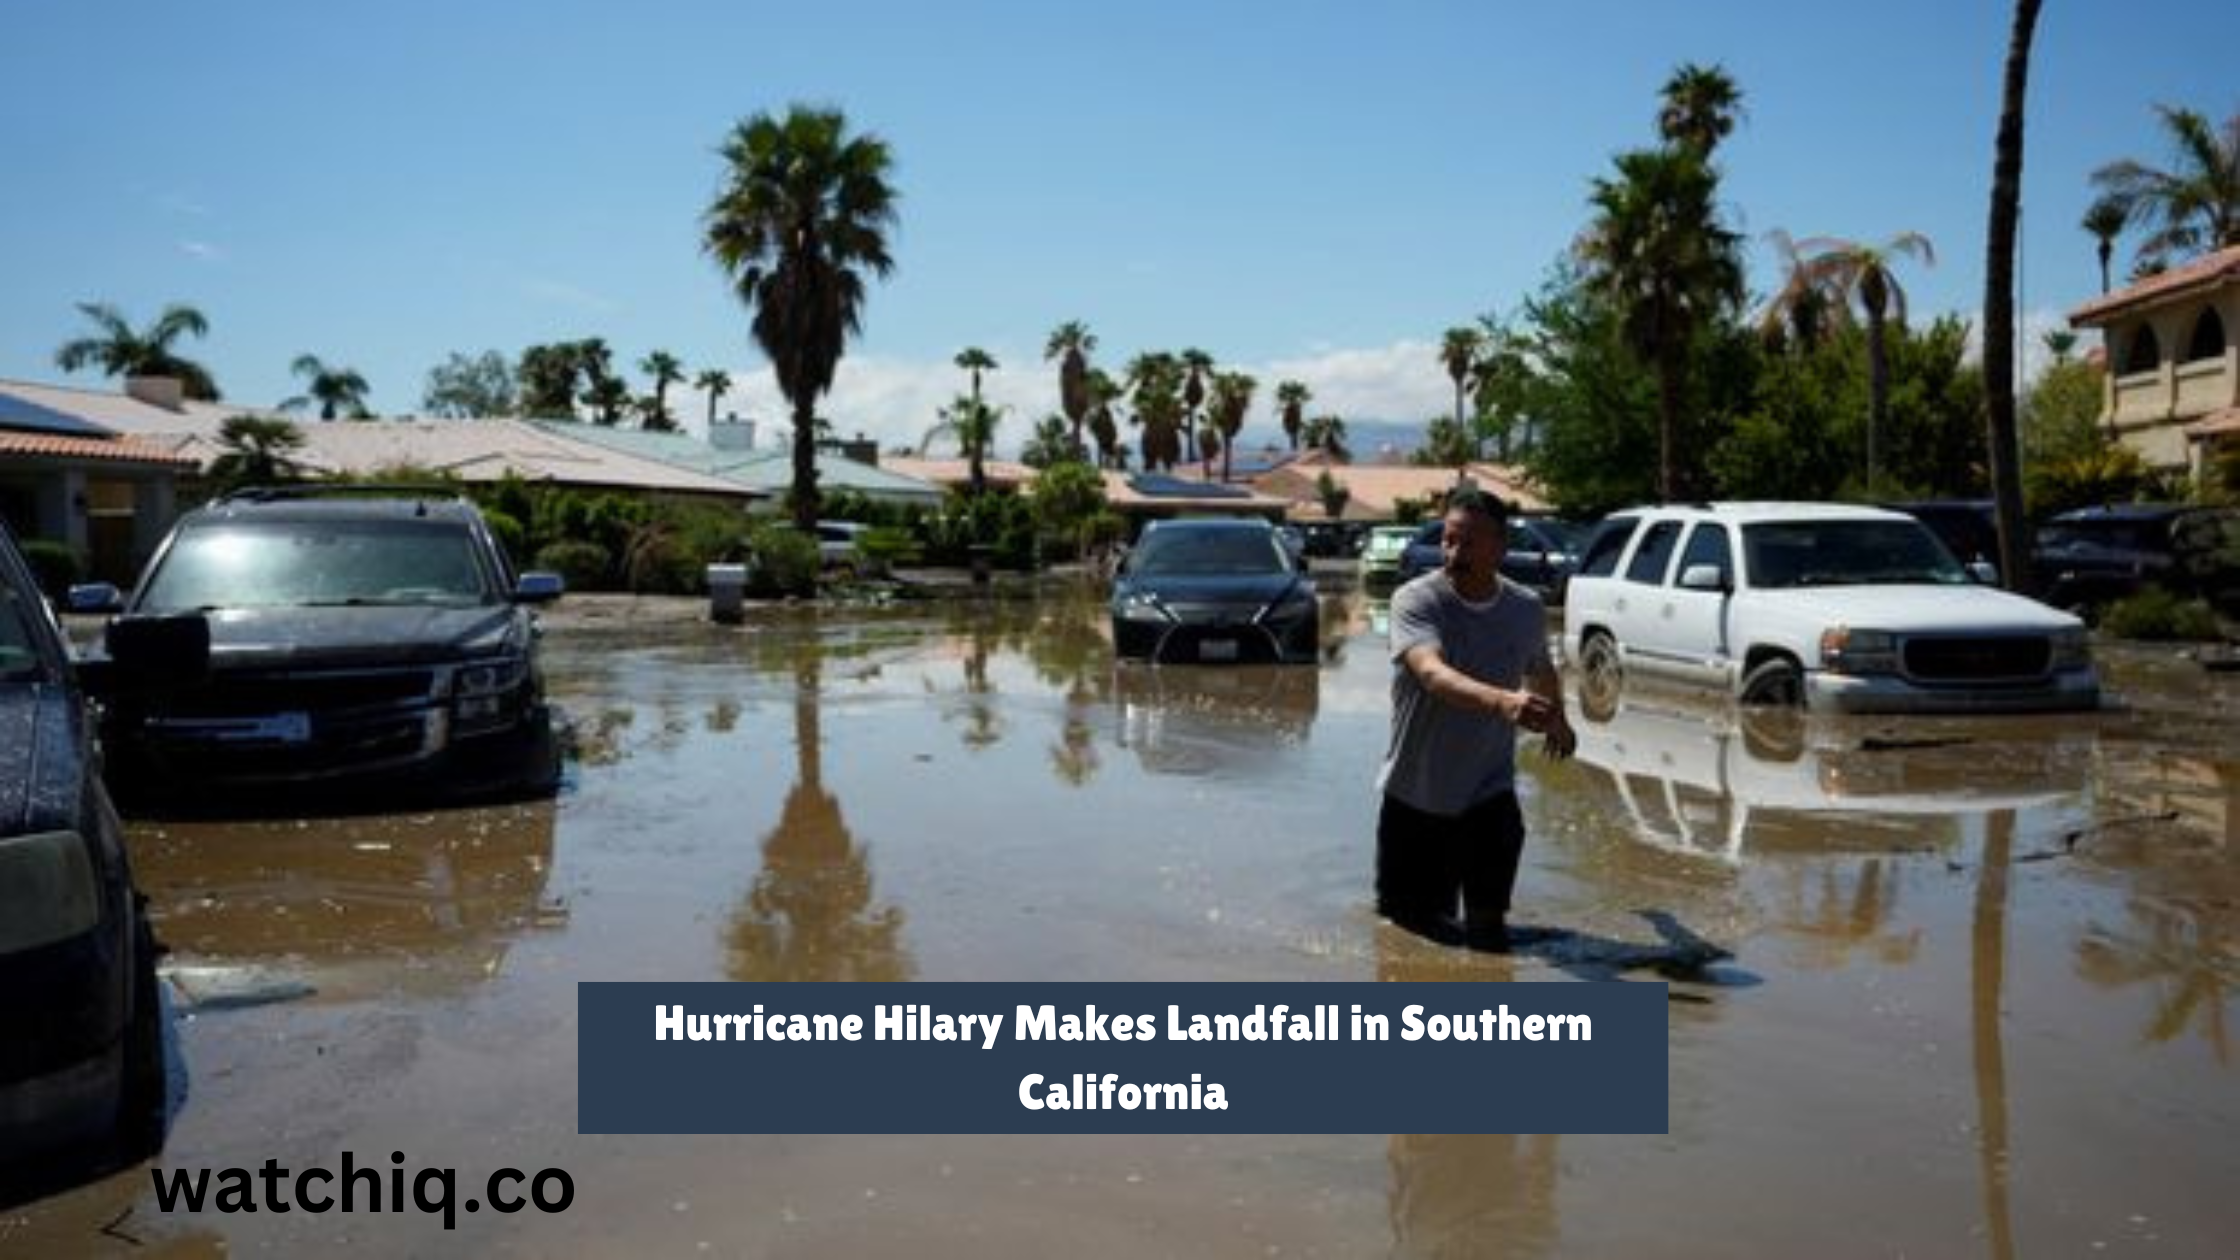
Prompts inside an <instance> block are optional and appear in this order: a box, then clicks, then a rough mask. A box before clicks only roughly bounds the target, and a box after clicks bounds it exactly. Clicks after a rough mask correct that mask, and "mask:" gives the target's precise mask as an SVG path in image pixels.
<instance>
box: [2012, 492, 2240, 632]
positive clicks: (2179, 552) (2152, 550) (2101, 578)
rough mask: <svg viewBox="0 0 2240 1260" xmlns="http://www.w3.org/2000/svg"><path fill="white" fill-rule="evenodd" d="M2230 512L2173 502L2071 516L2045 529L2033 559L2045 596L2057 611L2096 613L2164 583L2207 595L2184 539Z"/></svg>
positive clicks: (2181, 591) (2179, 590)
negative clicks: (2126, 597) (2143, 590)
mask: <svg viewBox="0 0 2240 1260" xmlns="http://www.w3.org/2000/svg"><path fill="white" fill-rule="evenodd" d="M2220 514H2223V515H2229V514H2230V509H2217V508H2199V507H2185V506H2180V505H2176V504H2167V503H2120V504H2114V505H2110V506H2105V507H2089V508H2083V509H2080V510H2078V511H2075V512H2064V513H2062V514H2061V515H2060V516H2056V517H2054V518H2053V519H2052V520H2051V521H2048V522H2046V524H2045V526H2044V527H2043V528H2041V529H2039V531H2038V538H2037V550H2036V551H2035V552H2034V553H2033V554H2032V556H2031V563H2032V566H2033V567H2034V568H2035V569H2036V575H2035V576H2036V578H2037V583H2038V590H2039V592H2040V596H2039V598H2041V599H2043V600H2045V601H2046V602H2047V603H2049V604H2052V605H2053V606H2054V607H2056V608H2097V607H2099V606H2100V605H2103V604H2107V603H2111V602H2113V601H2115V600H2118V599H2122V598H2124V597H2125V596H2127V595H2135V594H2137V593H2138V592H2139V590H2140V589H2141V588H2143V587H2146V586H2162V587H2166V588H2168V589H2170V590H2171V591H2173V592H2175V593H2177V594H2180V595H2199V594H2205V593H2208V592H2207V591H2206V590H2205V589H2204V588H2205V586H2206V585H2207V583H2206V582H2205V581H2204V579H2205V578H2206V577H2207V576H2208V575H2207V574H2206V573H2202V572H2196V571H2194V566H2191V565H2189V564H2188V563H2187V562H2186V553H2187V551H2188V548H2187V547H2186V546H2185V545H2183V543H2182V542H2181V539H2182V538H2183V537H2184V535H2186V533H2187V532H2188V531H2189V530H2191V531H2194V532H2200V531H2201V528H2202V527H2204V526H2207V527H2209V529H2210V530H2211V531H2212V532H2213V531H2214V529H2215V518H2216V517H2218V516H2219V515H2220Z"/></svg>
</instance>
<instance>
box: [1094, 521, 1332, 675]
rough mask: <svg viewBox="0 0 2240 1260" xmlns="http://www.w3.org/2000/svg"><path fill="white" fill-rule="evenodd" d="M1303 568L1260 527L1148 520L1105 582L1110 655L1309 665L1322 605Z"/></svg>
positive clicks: (1315, 646) (1313, 655) (1262, 523)
mask: <svg viewBox="0 0 2240 1260" xmlns="http://www.w3.org/2000/svg"><path fill="white" fill-rule="evenodd" d="M1305 568H1306V563H1305V561H1304V560H1295V559H1293V558H1292V556H1291V554H1290V553H1289V552H1288V551H1286V550H1285V549H1284V546H1283V544H1282V543H1281V542H1279V541H1278V540H1277V538H1276V534H1275V530H1274V529H1272V528H1271V527H1270V526H1269V525H1268V523H1267V522H1266V521H1254V520H1224V519H1216V518H1207V519H1198V520H1179V521H1154V522H1152V523H1151V524H1150V525H1148V526H1146V527H1145V528H1144V531H1143V534H1142V536H1141V537H1139V538H1138V539H1137V540H1136V545H1135V549H1134V550H1133V551H1131V552H1129V553H1128V559H1127V561H1126V562H1125V563H1124V564H1122V565H1121V566H1120V574H1119V576H1118V577H1117V578H1116V579H1115V580H1114V581H1113V584H1112V604H1111V612H1112V641H1113V647H1114V650H1115V651H1116V652H1117V654H1118V655H1119V656H1120V657H1121V659H1123V660H1145V661H1153V662H1160V663H1166V664H1183V663H1192V662H1209V663H1219V664H1231V663H1268V662H1307V663H1311V662H1313V661H1314V660H1315V659H1316V653H1317V650H1318V644H1319V638H1320V628H1321V606H1320V603H1319V601H1318V600H1317V599H1316V598H1315V592H1314V584H1313V582H1312V581H1310V580H1309V579H1308V577H1307V576H1306V573H1305Z"/></svg>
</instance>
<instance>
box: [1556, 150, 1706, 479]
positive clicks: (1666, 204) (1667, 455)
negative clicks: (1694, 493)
mask: <svg viewBox="0 0 2240 1260" xmlns="http://www.w3.org/2000/svg"><path fill="white" fill-rule="evenodd" d="M1617 167H1618V174H1617V178H1615V179H1597V180H1596V181H1595V182H1594V193H1593V197H1592V200H1593V203H1594V205H1595V208H1596V211H1597V218H1596V221H1595V223H1594V225H1593V226H1592V227H1591V228H1589V229H1588V232H1587V235H1586V236H1585V237H1584V238H1583V239H1582V240H1581V241H1580V244H1579V252H1580V253H1581V254H1582V255H1583V256H1584V257H1585V259H1586V261H1587V262H1588V264H1589V265H1590V267H1591V268H1592V272H1591V275H1592V279H1593V283H1594V284H1595V285H1596V287H1597V288H1599V289H1600V290H1601V291H1602V292H1603V293H1604V294H1605V295H1606V296H1607V297H1608V298H1609V299H1610V300H1611V301H1613V302H1614V303H1615V304H1616V309H1617V311H1618V318H1619V321H1620V326H1621V328H1622V329H1623V332H1624V336H1625V340H1626V343H1627V345H1628V346H1630V347H1631V348H1632V350H1633V352H1634V354H1635V355H1636V356H1638V357H1639V358H1640V359H1642V360H1643V361H1644V362H1646V363H1649V364H1651V365H1653V366H1654V368H1655V370H1656V375H1657V447H1658V455H1657V488H1658V491H1659V493H1661V494H1662V495H1663V496H1664V498H1665V501H1667V502H1672V501H1674V500H1676V499H1678V498H1679V497H1680V494H1681V485H1680V466H1679V449H1678V445H1677V443H1678V440H1679V430H1680V404H1681V400H1682V399H1683V398H1685V397H1686V394H1685V387H1686V378H1687V363H1688V347H1689V344H1690V343H1691V342H1692V341H1693V340H1694V338H1695V333H1696V330H1697V329H1698V328H1700V327H1702V326H1703V325H1704V324H1706V323H1707V322H1710V321H1712V320H1714V319H1716V318H1717V317H1718V316H1719V315H1720V314H1721V313H1722V312H1723V311H1725V310H1727V309H1729V308H1731V307H1733V306H1735V305H1737V304H1739V303H1740V302H1741V300H1742V263H1741V259H1740V258H1739V256H1738V254H1737V250H1736V239H1737V238H1736V236H1735V234H1734V233H1732V232H1729V231H1727V230H1726V229H1725V228H1724V227H1722V226H1720V224H1719V221H1718V217H1717V214H1716V211H1715V208H1714V206H1713V198H1714V196H1715V194H1716V193H1717V191H1718V177H1717V176H1716V175H1714V174H1713V173H1712V171H1711V168H1710V167H1709V166H1708V165H1706V164H1705V163H1704V161H1703V159H1702V158H1701V157H1699V156H1697V155H1696V154H1695V153H1692V152H1690V151H1688V150H1685V149H1642V150H1636V151H1634V152H1631V153H1624V154H1620V155H1619V156H1618V159H1617Z"/></svg>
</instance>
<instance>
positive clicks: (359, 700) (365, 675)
mask: <svg viewBox="0 0 2240 1260" xmlns="http://www.w3.org/2000/svg"><path fill="white" fill-rule="evenodd" d="M435 679H436V676H435V671H433V670H428V669H393V670H349V671H338V672H332V673H273V674H261V673H260V674H238V675H236V674H222V675H220V676H219V677H217V678H215V679H213V680H212V683H211V685H210V686H207V687H198V688H194V689H192V690H189V691H186V692H183V693H181V694H180V696H179V698H178V699H177V700H176V701H173V702H171V703H169V704H167V705H166V706H165V708H166V710H167V714H168V716H172V717H182V718H202V717H212V718H217V717H261V716H264V715H266V714H271V713H284V712H291V711H294V712H308V713H333V712H348V711H350V710H353V709H368V708H375V707H389V706H401V705H417V704H424V703H426V702H427V701H429V700H430V699H431V698H432V697H433V696H434V693H435Z"/></svg>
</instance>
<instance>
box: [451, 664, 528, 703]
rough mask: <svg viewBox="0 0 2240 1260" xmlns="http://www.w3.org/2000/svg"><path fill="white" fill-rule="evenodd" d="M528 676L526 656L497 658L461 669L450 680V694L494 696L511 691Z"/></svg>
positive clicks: (464, 696)
mask: <svg viewBox="0 0 2240 1260" xmlns="http://www.w3.org/2000/svg"><path fill="white" fill-rule="evenodd" d="M528 676H529V658H528V657H526V656H499V657H493V658H491V659H490V660H486V661H478V662H476V663H475V664H472V665H467V666H463V667H461V669H460V670H459V672H458V673H457V674H456V675H454V677H453V680H452V692H453V694H455V695H457V696H459V697H460V698H461V699H465V698H466V697H469V696H495V695H502V694H504V693H505V692H508V691H511V690H513V689H514V688H515V687H518V686H520V685H521V683H522V680H524V679H526V678H527V677H528Z"/></svg>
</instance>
